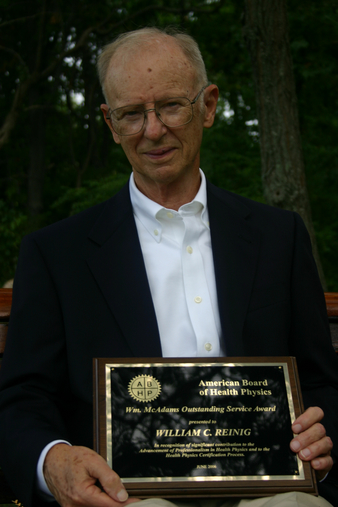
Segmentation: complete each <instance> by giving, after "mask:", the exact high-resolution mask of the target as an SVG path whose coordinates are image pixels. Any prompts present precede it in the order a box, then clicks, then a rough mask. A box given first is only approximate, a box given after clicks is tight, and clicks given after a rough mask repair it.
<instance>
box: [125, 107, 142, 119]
mask: <svg viewBox="0 0 338 507" xmlns="http://www.w3.org/2000/svg"><path fill="white" fill-rule="evenodd" d="M142 114H143V113H141V111H138V110H137V109H130V110H128V111H124V112H123V114H122V116H121V120H126V121H129V120H138V119H139V118H141V117H142Z"/></svg>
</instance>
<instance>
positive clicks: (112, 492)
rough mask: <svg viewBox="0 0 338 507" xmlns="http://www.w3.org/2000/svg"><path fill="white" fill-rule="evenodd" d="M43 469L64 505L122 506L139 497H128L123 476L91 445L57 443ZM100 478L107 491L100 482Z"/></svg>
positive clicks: (48, 483) (50, 487)
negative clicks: (122, 479)
mask: <svg viewBox="0 0 338 507" xmlns="http://www.w3.org/2000/svg"><path fill="white" fill-rule="evenodd" d="M43 471H44V476H45V480H46V483H47V486H48V487H49V489H50V491H51V493H52V494H53V495H54V497H55V499H56V500H57V502H58V503H59V504H60V505H61V506H62V507H72V506H91V507H92V506H93V505H95V507H121V505H123V506H124V505H127V504H129V503H131V502H137V501H138V499H135V498H132V499H129V500H128V493H127V492H126V490H125V488H124V486H123V484H122V482H121V479H120V477H119V476H118V475H117V474H116V473H115V472H114V471H113V470H111V468H110V467H109V466H108V465H107V463H106V462H105V461H104V459H103V458H102V457H101V456H99V455H98V454H97V453H96V452H94V451H92V450H91V449H88V448H87V447H76V446H74V447H71V446H69V445H67V444H56V445H55V446H54V447H52V448H51V449H50V450H49V451H48V453H47V456H46V459H45V463H44V468H43ZM97 480H99V481H100V484H101V486H102V488H103V490H104V491H102V490H101V489H100V487H98V486H97V485H96V482H97Z"/></svg>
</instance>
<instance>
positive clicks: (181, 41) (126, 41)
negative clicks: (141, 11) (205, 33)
mask: <svg viewBox="0 0 338 507" xmlns="http://www.w3.org/2000/svg"><path fill="white" fill-rule="evenodd" d="M158 36H161V37H164V38H166V39H174V41H175V42H176V43H177V45H178V47H179V48H180V49H181V50H182V52H183V54H184V55H185V56H186V57H187V59H188V61H189V62H190V63H191V65H192V66H193V67H194V69H195V70H196V74H197V81H198V82H199V84H200V85H201V86H203V85H204V86H205V85H207V84H208V76H207V71H206V69H205V64H204V61H203V58H202V55H201V52H200V49H199V47H198V44H197V42H196V41H195V39H193V37H191V36H190V35H188V34H186V33H182V32H179V31H178V30H176V29H174V28H171V27H169V28H166V29H159V28H155V27H148V28H141V29H140V30H133V31H131V32H126V33H122V34H120V35H119V36H118V37H117V38H116V39H115V40H114V41H113V42H111V43H110V44H107V45H106V46H104V48H103V50H102V53H101V54H100V56H99V58H98V62H97V71H98V74H99V79H100V84H101V87H102V91H103V94H104V96H105V98H106V100H107V93H106V89H105V81H106V76H107V72H108V67H109V64H110V61H111V59H112V57H113V56H114V55H115V53H116V52H117V50H118V49H120V48H121V47H124V48H125V49H127V50H128V49H130V48H132V47H134V46H135V45H139V44H140V42H144V41H147V42H149V38H152V39H154V38H156V37H158Z"/></svg>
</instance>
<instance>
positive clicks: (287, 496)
mask: <svg viewBox="0 0 338 507" xmlns="http://www.w3.org/2000/svg"><path fill="white" fill-rule="evenodd" d="M131 505H132V506H133V505H135V507H275V506H276V507H332V506H331V504H330V503H329V502H328V501H327V500H325V499H324V498H322V497H321V496H312V495H308V494H306V493H297V492H290V493H282V494H280V495H275V496H270V497H264V498H254V499H244V500H239V499H229V500H224V499H217V500H208V499H202V498H201V499H193V500H186V501H184V500H177V501H174V502H170V501H168V500H163V499H162V498H148V499H147V500H142V501H141V502H137V503H136V504H131Z"/></svg>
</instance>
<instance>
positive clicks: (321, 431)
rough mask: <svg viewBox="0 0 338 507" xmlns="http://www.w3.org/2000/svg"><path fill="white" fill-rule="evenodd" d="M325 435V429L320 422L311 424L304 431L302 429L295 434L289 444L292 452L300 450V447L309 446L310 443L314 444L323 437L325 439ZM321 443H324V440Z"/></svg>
mask: <svg viewBox="0 0 338 507" xmlns="http://www.w3.org/2000/svg"><path fill="white" fill-rule="evenodd" d="M325 437H326V430H325V428H324V426H323V425H322V424H320V423H316V424H314V425H313V426H311V427H310V428H309V429H307V430H306V431H303V432H302V433H300V434H299V435H297V436H296V437H295V438H294V439H293V440H292V441H291V444H290V445H291V449H292V450H293V451H294V452H300V451H301V450H302V449H305V448H306V447H309V446H310V445H312V444H315V443H316V442H319V441H322V440H323V439H325ZM322 444H324V442H322ZM322 444H321V445H322ZM324 445H325V444H324ZM326 445H327V444H326ZM323 452H324V451H322V452H319V454H322V453H323ZM304 457H305V456H304Z"/></svg>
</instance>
